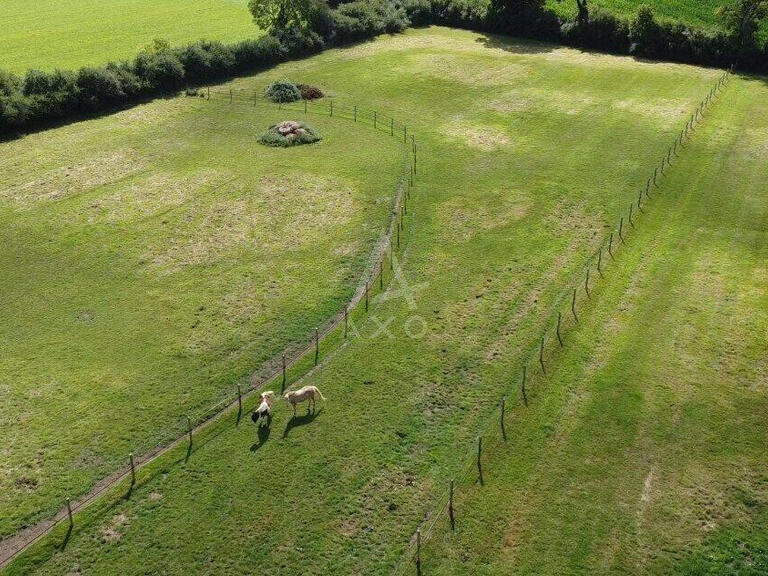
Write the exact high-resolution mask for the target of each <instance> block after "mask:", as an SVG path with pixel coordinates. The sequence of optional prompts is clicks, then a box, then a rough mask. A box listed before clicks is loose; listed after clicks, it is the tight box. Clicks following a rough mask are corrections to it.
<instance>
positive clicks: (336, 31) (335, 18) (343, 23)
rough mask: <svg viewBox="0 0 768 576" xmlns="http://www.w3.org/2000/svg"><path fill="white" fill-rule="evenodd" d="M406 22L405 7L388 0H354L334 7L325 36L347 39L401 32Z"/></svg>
mask: <svg viewBox="0 0 768 576" xmlns="http://www.w3.org/2000/svg"><path fill="white" fill-rule="evenodd" d="M408 25H409V21H408V17H407V16H406V14H405V9H404V8H403V7H401V6H399V5H395V4H394V3H393V2H390V1H388V0H357V1H355V2H348V3H346V4H340V5H339V7H338V8H337V9H336V10H333V12H332V15H331V18H330V29H329V30H326V34H327V37H328V38H330V39H332V40H334V41H337V42H350V41H353V40H360V39H363V38H369V37H371V36H375V35H378V34H383V33H385V32H386V33H390V34H394V33H395V32H402V31H403V30H405V29H406V28H407V27H408Z"/></svg>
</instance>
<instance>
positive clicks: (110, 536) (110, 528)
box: [101, 514, 129, 544]
mask: <svg viewBox="0 0 768 576" xmlns="http://www.w3.org/2000/svg"><path fill="white" fill-rule="evenodd" d="M128 523H129V522H128V517H127V516H126V515H125V514H118V515H116V516H114V517H113V518H112V519H111V520H110V521H109V522H108V523H107V524H105V525H104V526H102V527H101V542H102V544H115V543H116V542H119V541H120V538H122V537H123V534H122V532H121V529H122V528H124V527H126V526H127V525H128Z"/></svg>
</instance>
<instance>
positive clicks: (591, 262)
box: [393, 67, 733, 575]
mask: <svg viewBox="0 0 768 576" xmlns="http://www.w3.org/2000/svg"><path fill="white" fill-rule="evenodd" d="M732 73H733V67H731V68H730V69H729V70H727V71H726V72H725V73H724V74H723V75H722V76H721V77H720V78H719V79H718V81H717V82H716V83H715V85H714V86H713V87H712V89H711V90H710V91H709V93H708V94H707V96H706V97H705V98H704V99H703V100H702V101H701V102H700V104H699V105H698V106H697V107H696V109H695V111H694V112H693V114H692V115H691V116H690V118H689V119H688V121H687V122H686V123H685V126H684V127H683V128H682V130H681V131H680V134H678V136H677V137H676V138H675V140H674V142H673V144H672V145H670V146H669V149H668V151H667V154H666V155H665V156H663V157H662V160H661V162H660V164H658V165H657V166H656V167H655V168H654V176H652V177H650V178H649V179H648V180H647V182H646V184H645V188H640V189H639V193H638V197H637V198H638V199H637V200H636V201H633V202H632V203H631V205H630V208H629V212H628V213H627V214H626V217H627V220H626V221H625V219H624V218H625V215H622V216H620V220H619V226H618V227H617V228H615V229H612V230H611V232H609V234H608V235H607V236H606V237H605V238H603V240H602V242H601V244H600V246H599V247H598V249H597V250H595V251H594V253H593V254H592V255H591V256H590V257H589V258H588V259H587V262H586V264H585V265H584V267H583V269H582V272H581V273H580V274H579V281H578V282H574V283H573V284H571V285H569V286H567V287H566V288H564V289H563V290H562V291H561V292H560V294H559V295H558V296H557V297H556V298H555V306H554V307H553V312H552V313H551V314H550V315H549V316H548V317H547V319H546V320H545V322H544V328H543V329H542V331H541V332H540V333H539V336H538V338H535V339H534V340H533V341H532V342H533V344H532V346H531V349H530V350H529V352H528V353H527V354H526V355H524V361H523V363H522V366H521V368H520V372H519V374H520V376H519V378H518V377H517V376H516V375H513V378H512V379H513V381H515V382H516V383H517V385H516V387H515V389H514V392H518V391H519V393H520V395H521V397H522V398H524V399H525V402H526V404H527V397H526V394H527V392H524V391H523V389H522V388H521V384H522V383H526V384H528V383H530V382H531V380H532V379H533V378H535V376H536V375H537V374H541V373H542V371H543V369H544V367H543V364H544V362H543V355H544V352H545V349H546V348H545V345H544V344H542V343H545V342H547V341H549V342H552V340H553V336H554V337H555V338H556V339H557V340H559V339H560V337H559V335H558V334H559V327H560V326H561V323H560V321H559V319H560V318H561V317H562V316H561V315H562V311H561V310H562V308H563V306H564V304H565V303H567V302H568V301H571V306H570V309H569V310H567V312H571V313H572V315H573V316H574V317H575V316H576V312H575V310H576V304H577V302H578V300H577V297H578V294H579V293H580V291H581V290H580V289H581V288H584V290H585V292H586V291H588V290H589V279H590V278H589V276H588V274H589V271H590V270H592V269H596V268H595V267H596V266H598V265H599V264H598V263H599V262H601V259H602V255H603V254H605V253H606V252H609V253H610V254H609V257H612V253H614V248H613V245H614V243H613V239H614V238H615V236H614V235H618V236H619V239H618V240H617V242H616V243H615V250H616V251H618V250H619V248H620V245H621V244H623V243H624V240H623V237H622V235H623V234H624V233H625V231H626V232H629V229H626V228H624V226H623V225H624V222H628V225H629V226H630V228H634V221H633V220H632V216H633V214H637V212H635V211H634V206H635V205H637V206H638V210H640V212H641V213H642V204H643V197H645V199H646V201H648V200H651V199H652V197H653V196H651V191H652V190H653V191H654V196H655V195H656V192H655V190H656V189H657V188H659V185H658V182H659V178H662V177H665V176H666V173H665V171H664V170H665V168H669V167H670V166H671V160H672V157H673V156H675V157H676V156H677V150H678V148H680V147H682V146H683V145H684V143H685V141H686V140H687V139H688V138H689V137H690V134H691V132H693V131H694V130H695V128H696V125H697V124H699V123H700V122H701V121H702V119H703V114H704V112H705V111H706V110H707V109H708V108H709V106H710V105H711V104H712V103H713V102H714V100H715V98H716V97H717V96H718V95H719V94H720V92H721V90H722V89H723V88H724V87H725V86H726V85H727V84H728V82H729V80H730V77H731V75H732ZM598 277H602V274H601V273H599V274H598ZM582 280H583V283H582ZM586 295H587V297H589V294H588V292H587V294H586ZM553 332H554V333H555V334H553ZM547 337H549V340H547ZM537 368H539V369H538V370H537ZM502 398H503V400H504V401H505V400H506V398H507V391H505V393H504V394H503V395H502ZM496 406H497V407H496V408H495V409H494V410H492V411H491V412H490V413H489V414H488V415H487V416H486V418H485V419H484V420H483V421H482V423H481V425H480V426H479V427H478V432H479V434H480V435H479V436H478V438H487V439H489V440H490V442H488V443H484V446H485V447H486V448H492V447H495V446H496V445H497V444H498V441H499V440H500V438H502V433H501V427H500V426H499V425H498V423H499V422H500V418H501V409H502V408H501V406H502V400H500V401H499V402H498V404H496ZM477 458H478V448H477V447H476V446H474V445H473V447H472V448H470V449H469V450H468V451H467V453H466V455H465V457H464V458H463V459H462V464H461V465H460V467H459V469H458V470H459V471H458V474H457V475H456V477H454V481H455V484H454V486H461V485H466V484H467V483H468V482H469V481H470V480H471V478H472V477H474V476H476V475H477V474H478V471H477V470H476V466H477V462H478V460H477ZM454 494H455V491H454ZM449 504H450V488H449V489H448V490H447V491H445V492H442V493H441V496H440V497H438V498H437V500H436V504H435V506H434V507H433V510H434V511H433V512H431V513H428V518H427V519H426V520H425V521H423V522H422V523H420V525H419V527H418V529H417V532H420V536H421V537H420V538H419V539H416V538H414V537H411V538H410V540H409V544H408V545H407V546H406V548H405V550H404V551H403V553H402V554H401V556H400V560H399V561H398V563H397V564H396V565H395V567H394V570H393V574H394V575H399V574H403V573H404V572H405V571H406V570H407V569H408V567H409V566H410V565H411V564H417V567H418V568H419V569H420V568H421V550H420V549H418V548H417V547H418V545H419V543H420V544H421V547H422V549H423V548H424V545H425V544H427V543H428V542H429V541H430V537H431V535H432V533H433V531H434V528H435V526H436V525H437V522H438V520H440V519H442V518H444V515H445V514H446V513H447V511H448V508H449Z"/></svg>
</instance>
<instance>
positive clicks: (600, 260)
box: [597, 246, 603, 278]
mask: <svg viewBox="0 0 768 576" xmlns="http://www.w3.org/2000/svg"><path fill="white" fill-rule="evenodd" d="M602 263H603V248H602V246H601V247H600V249H599V250H598V251H597V273H598V274H600V278H602V277H603V271H602V269H601V268H600V265H601V264H602Z"/></svg>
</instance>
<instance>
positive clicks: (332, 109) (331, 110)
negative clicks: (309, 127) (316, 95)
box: [331, 100, 333, 118]
mask: <svg viewBox="0 0 768 576" xmlns="http://www.w3.org/2000/svg"><path fill="white" fill-rule="evenodd" d="M331 118H333V100H331Z"/></svg>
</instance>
